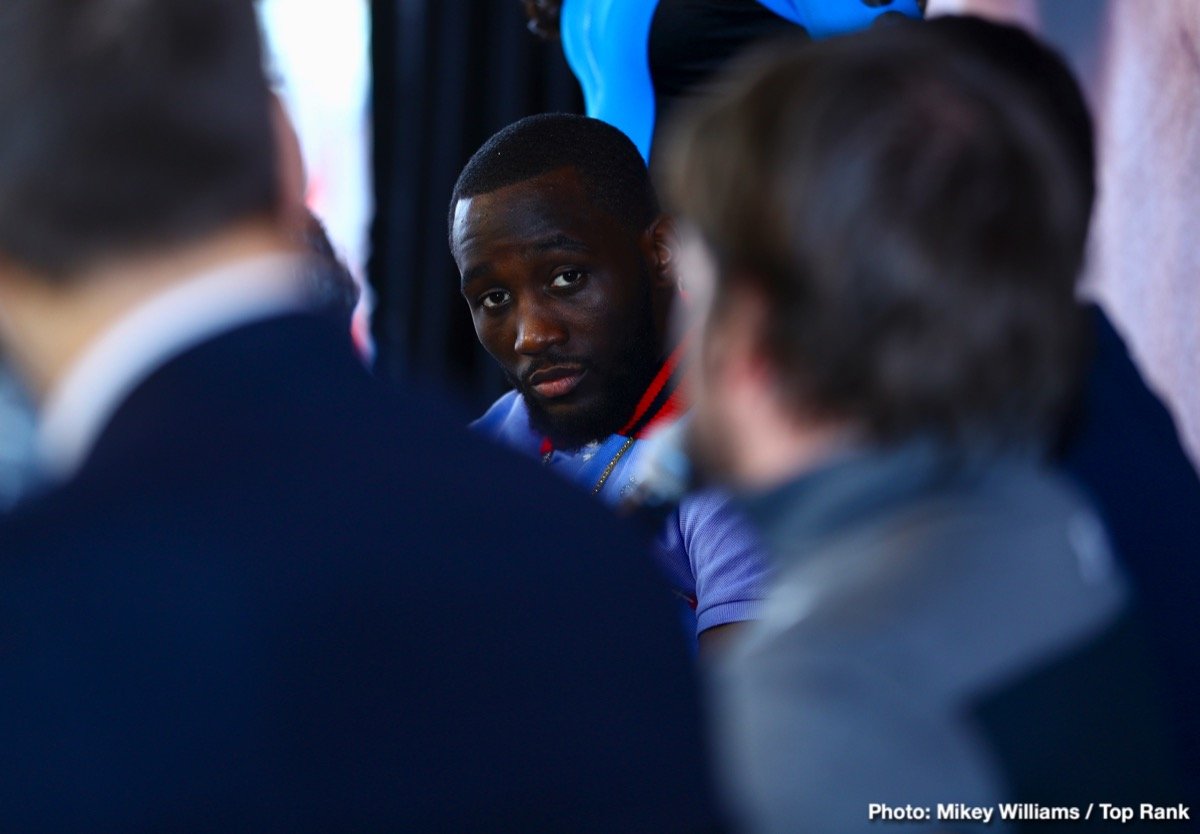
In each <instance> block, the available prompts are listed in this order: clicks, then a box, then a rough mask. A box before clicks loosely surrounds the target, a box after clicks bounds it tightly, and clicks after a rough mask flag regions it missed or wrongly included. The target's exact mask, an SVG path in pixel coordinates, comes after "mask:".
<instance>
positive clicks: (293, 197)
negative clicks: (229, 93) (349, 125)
mask: <svg viewBox="0 0 1200 834" xmlns="http://www.w3.org/2000/svg"><path fill="white" fill-rule="evenodd" d="M271 127H272V129H273V131H274V133H275V160H276V166H277V171H278V177H279V199H280V207H279V213H280V219H281V220H282V221H283V223H284V224H285V225H286V227H287V228H288V229H292V230H303V229H304V228H305V227H306V225H307V223H308V208H307V206H306V204H305V200H304V195H305V192H306V191H307V189H308V183H307V177H306V175H305V172H304V155H303V153H302V152H301V150H300V137H299V135H298V134H297V133H296V127H295V125H293V124H292V119H291V117H290V116H289V115H288V112H287V108H286V107H285V106H284V103H283V100H282V99H280V98H279V96H277V95H275V94H274V93H271Z"/></svg>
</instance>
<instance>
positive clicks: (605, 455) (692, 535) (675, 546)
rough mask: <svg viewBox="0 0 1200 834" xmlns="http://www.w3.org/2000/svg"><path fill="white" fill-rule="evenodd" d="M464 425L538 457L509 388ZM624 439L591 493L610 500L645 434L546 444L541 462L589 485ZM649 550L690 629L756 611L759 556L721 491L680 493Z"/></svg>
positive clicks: (537, 438)
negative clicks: (689, 617)
mask: <svg viewBox="0 0 1200 834" xmlns="http://www.w3.org/2000/svg"><path fill="white" fill-rule="evenodd" d="M471 427H472V428H473V429H475V430H476V431H479V432H481V433H482V434H484V435H486V436H488V437H492V438H494V439H496V440H498V441H500V442H501V443H503V444H505V445H506V446H509V447H511V448H513V449H515V450H517V451H518V452H521V453H524V454H527V455H529V456H530V457H533V458H541V457H543V456H542V454H541V448H542V440H543V438H542V436H541V435H540V434H538V433H537V432H535V431H534V430H533V429H532V428H530V425H529V412H528V411H527V410H526V408H525V400H524V398H523V397H521V396H520V394H518V393H517V392H516V391H510V392H508V393H507V394H505V395H504V396H502V397H501V398H500V399H499V400H497V401H496V402H495V404H493V405H492V407H491V408H489V409H488V411H487V413H486V414H484V415H483V416H482V417H481V418H479V419H478V420H476V421H475V422H474V423H472V424H471ZM626 443H630V446H629V448H628V449H626V450H625V452H624V454H622V455H621V456H620V458H619V459H618V460H617V462H616V464H615V465H613V466H612V468H611V471H610V472H609V473H608V475H607V478H605V480H604V483H603V485H602V486H601V489H600V491H599V493H598V496H599V498H600V499H601V500H602V501H604V502H605V503H606V504H608V505H609V506H615V505H616V504H617V503H619V502H620V501H621V499H622V498H624V497H626V496H627V495H629V493H630V492H632V491H633V489H634V488H635V487H636V486H637V482H636V480H635V477H636V476H635V473H636V472H639V471H640V467H639V466H638V462H639V460H640V458H641V454H642V452H643V450H644V449H645V448H646V447H645V442H644V441H642V440H636V439H633V440H632V441H631V438H628V437H625V436H623V435H620V434H614V435H611V436H609V437H608V438H606V439H605V440H603V441H600V442H599V443H595V444H591V445H588V446H585V447H584V448H582V449H580V450H578V451H576V452H562V451H559V450H555V451H552V452H550V453H549V454H548V456H546V460H545V463H546V465H547V466H548V467H549V468H550V469H551V470H553V471H555V472H557V473H559V474H560V475H562V476H563V477H565V478H567V479H568V480H570V481H572V482H574V483H576V484H578V485H579V486H581V487H583V488H584V489H586V490H587V491H588V492H592V491H593V489H594V488H595V486H596V484H597V483H598V482H599V481H600V479H601V478H602V477H604V475H605V470H606V469H607V468H608V467H609V464H610V463H611V462H612V460H613V458H614V457H616V456H617V454H618V452H620V451H621V449H622V447H624V446H625V444H626ZM655 555H656V557H657V559H658V561H659V563H660V565H661V567H662V569H663V571H664V572H665V573H666V576H667V579H668V581H669V582H670V583H671V586H672V588H674V590H675V591H676V593H677V594H678V595H679V596H680V597H682V598H683V599H685V600H687V601H688V602H689V604H690V606H691V607H692V609H693V610H694V617H695V626H696V633H699V632H702V631H704V630H705V629H709V628H712V627H714V626H719V625H724V624H726V623H734V622H740V621H743V620H750V619H754V618H755V617H756V616H757V613H758V609H759V603H760V600H761V599H762V598H763V596H764V595H765V593H766V587H767V564H766V559H765V558H764V553H763V549H762V546H761V545H760V543H759V541H758V538H757V536H756V534H755V533H754V531H753V530H752V529H751V527H750V524H749V522H748V521H746V519H745V518H744V517H743V516H742V515H741V513H740V512H738V511H737V510H735V509H734V508H733V506H732V505H731V503H730V499H729V497H728V496H727V495H726V494H725V493H723V492H720V491H717V490H705V491H701V492H697V493H693V494H690V495H688V496H686V497H685V498H684V499H683V500H682V501H681V502H680V504H679V506H678V508H676V509H675V510H674V511H673V512H672V513H671V514H670V516H669V517H668V518H667V520H666V522H665V523H664V525H663V529H662V530H661V531H660V532H659V534H658V536H657V537H656V540H655Z"/></svg>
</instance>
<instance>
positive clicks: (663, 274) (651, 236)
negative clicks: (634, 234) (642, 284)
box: [646, 214, 679, 289]
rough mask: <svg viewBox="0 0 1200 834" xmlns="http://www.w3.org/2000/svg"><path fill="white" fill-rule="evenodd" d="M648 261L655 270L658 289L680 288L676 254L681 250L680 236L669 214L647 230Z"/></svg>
mask: <svg viewBox="0 0 1200 834" xmlns="http://www.w3.org/2000/svg"><path fill="white" fill-rule="evenodd" d="M646 245H647V247H648V251H647V260H648V261H649V263H650V264H651V266H652V268H653V270H654V283H655V286H656V287H662V286H669V287H671V288H672V289H674V288H675V287H677V286H678V283H679V281H678V278H679V276H678V274H677V260H676V252H677V251H678V248H679V235H678V233H677V231H676V229H675V221H674V220H672V219H671V216H670V215H668V214H660V215H659V216H658V217H656V218H655V219H654V222H653V223H651V224H650V226H649V228H648V229H647V230H646Z"/></svg>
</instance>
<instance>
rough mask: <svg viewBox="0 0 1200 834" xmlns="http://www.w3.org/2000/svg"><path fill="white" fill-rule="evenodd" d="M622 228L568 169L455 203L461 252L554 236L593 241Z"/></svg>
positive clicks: (530, 242)
mask: <svg viewBox="0 0 1200 834" xmlns="http://www.w3.org/2000/svg"><path fill="white" fill-rule="evenodd" d="M621 230H622V226H621V224H617V223H615V222H613V221H612V219H611V218H609V217H608V216H607V215H606V214H605V213H604V212H603V211H602V210H601V209H600V208H599V206H598V204H597V203H596V201H595V200H594V198H591V197H590V196H589V195H588V194H587V191H586V189H585V188H584V186H583V183H582V181H581V178H580V177H579V175H578V174H577V173H576V172H575V171H574V170H573V169H569V168H566V169H559V170H557V171H552V172H549V173H547V174H543V175H540V176H537V177H533V178H530V179H528V180H522V181H521V182H517V183H513V184H511V185H506V186H503V187H501V188H497V189H496V190H494V191H489V192H486V193H483V194H477V195H473V196H470V197H463V198H461V199H459V201H458V202H457V203H456V204H455V206H454V225H453V236H454V242H455V248H456V249H458V250H459V251H460V252H461V251H464V250H468V249H473V248H475V247H477V246H480V245H486V246H492V245H496V244H500V243H504V244H507V245H511V246H528V247H539V246H542V245H543V244H545V243H546V242H548V241H552V240H555V239H557V240H559V241H560V242H569V241H573V242H576V243H582V244H584V245H594V244H596V243H598V242H599V241H601V240H602V239H606V238H610V237H611V236H613V235H614V234H619V233H620V232H621Z"/></svg>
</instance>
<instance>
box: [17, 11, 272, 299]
mask: <svg viewBox="0 0 1200 834" xmlns="http://www.w3.org/2000/svg"><path fill="white" fill-rule="evenodd" d="M0 54H3V55H4V56H5V62H6V69H5V71H4V72H3V73H0V251H3V253H4V254H5V255H6V256H8V257H10V258H12V259H13V260H14V261H16V262H18V263H21V264H24V265H25V266H27V267H32V268H34V269H35V270H37V271H40V272H42V273H44V274H47V275H50V276H52V277H53V276H59V275H65V274H68V273H71V272H73V271H76V270H78V269H80V268H82V267H84V266H86V265H88V264H89V263H91V262H93V261H95V260H97V259H100V258H105V257H110V256H112V255H114V254H124V253H126V252H133V251H140V250H143V249H151V248H156V247H159V246H162V245H170V244H174V243H179V242H184V241H188V240H191V239H194V238H198V237H200V236H202V235H204V234H206V233H209V232H211V231H213V230H214V229H216V228H219V227H221V226H222V225H225V224H227V223H228V222H230V221H233V220H238V219H242V218H243V217H246V216H250V215H254V214H259V213H264V212H270V211H273V210H274V209H275V207H276V205H277V190H278V186H277V182H276V171H275V161H274V155H275V149H274V139H273V134H272V128H271V122H270V118H269V114H268V98H267V85H266V81H265V79H264V76H263V70H262V58H261V49H260V43H259V32H258V23H257V18H256V17H255V12H254V5H253V4H252V3H250V2H249V1H248V0H87V2H78V0H6V2H5V3H4V7H3V10H2V11H0Z"/></svg>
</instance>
